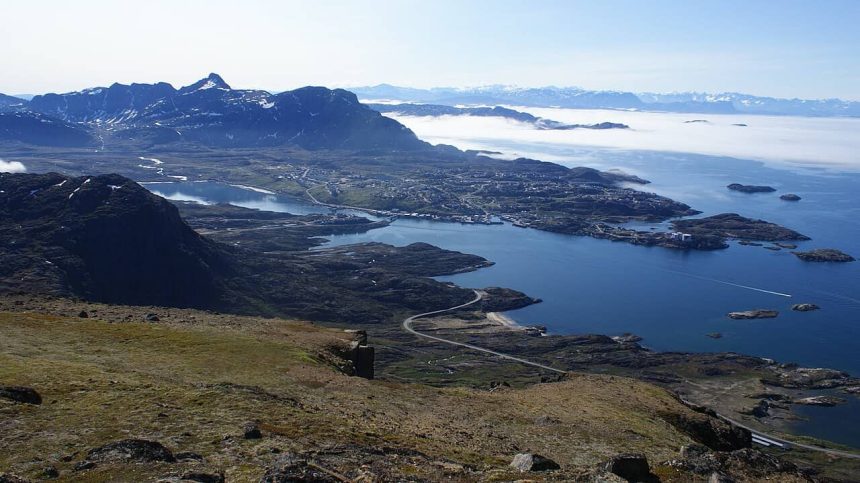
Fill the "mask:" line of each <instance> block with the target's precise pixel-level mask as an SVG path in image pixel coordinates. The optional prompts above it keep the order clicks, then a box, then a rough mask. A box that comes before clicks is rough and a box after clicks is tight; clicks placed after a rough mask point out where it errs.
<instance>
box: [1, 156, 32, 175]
mask: <svg viewBox="0 0 860 483" xmlns="http://www.w3.org/2000/svg"><path fill="white" fill-rule="evenodd" d="M25 172H27V167H26V166H24V165H23V164H22V163H20V162H18V161H3V160H2V159H0V173H25Z"/></svg>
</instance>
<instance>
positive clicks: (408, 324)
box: [403, 290, 567, 374]
mask: <svg viewBox="0 0 860 483" xmlns="http://www.w3.org/2000/svg"><path fill="white" fill-rule="evenodd" d="M473 292H475V298H474V299H473V300H471V301H469V302H466V303H465V304H461V305H458V306H456V307H451V308H447V309H442V310H434V311H433V312H424V313H423V314H418V315H413V316H412V317H409V318H408V319H406V320H404V321H403V328H404V329H405V330H406V331H407V332H409V333H412V334H415V335H417V336H418V337H424V338H425V339H431V340H435V341H437V342H443V343H445V344H450V345H456V346H460V347H465V348H467V349H471V350H473V351H478V352H483V353H485V354H491V355H494V356H496V357H501V358H502V359H508V360H511V361H516V362H519V363H521V364H526V365H529V366H534V367H539V368H541V369H545V370H547V371H552V372H558V373H561V374H567V371H563V370H561V369H556V368H555V367H550V366H545V365H543V364H539V363H537V362H532V361H529V360H526V359H521V358H519V357H514V356H512V355H508V354H503V353H501V352H496V351H494V350H490V349H484V348H483V347H478V346H475V345H472V344H466V343H463V342H457V341H454V340H448V339H443V338H442V337H436V336H435V335H428V334H422V333H421V332H418V331H417V330H415V329H413V328H412V322H414V321H415V320H416V319H420V318H422V317H428V316H431V315H438V314H442V313H445V312H451V311H454V310H457V309H462V308H463V307H468V306H469V305H472V304H476V303H478V302H480V301H481V299H482V298H483V295H481V293H480V292H478V291H477V290H473Z"/></svg>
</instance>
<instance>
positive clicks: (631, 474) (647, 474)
mask: <svg viewBox="0 0 860 483" xmlns="http://www.w3.org/2000/svg"><path fill="white" fill-rule="evenodd" d="M603 469H604V470H605V471H607V472H609V473H612V474H615V475H618V476H620V477H622V478H624V479H626V480H628V481H649V480H651V479H652V476H651V468H650V467H649V466H648V460H647V459H646V458H645V455H643V454H639V453H625V454H619V455H616V456H613V457H612V458H611V459H610V460H609V461H607V462H606V463H604V464H603Z"/></svg>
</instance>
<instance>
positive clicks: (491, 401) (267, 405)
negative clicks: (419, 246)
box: [0, 309, 689, 481]
mask: <svg viewBox="0 0 860 483" xmlns="http://www.w3.org/2000/svg"><path fill="white" fill-rule="evenodd" d="M114 310H117V309H114ZM129 310H132V313H134V312H133V309H129ZM171 314H172V315H173V317H171V319H172V320H178V319H179V318H181V319H182V320H184V321H185V322H171V323H158V324H147V323H136V322H129V323H112V324H111V323H107V322H104V321H99V320H96V319H92V318H90V319H78V318H72V317H59V316H53V315H44V314H37V313H23V314H21V313H17V314H16V313H8V312H0V383H2V384H19V385H28V386H32V387H35V388H36V389H37V390H38V391H40V393H41V394H42V396H43V398H44V401H45V402H44V404H42V405H41V406H27V405H16V404H12V403H9V402H6V401H4V400H0V448H5V449H6V451H0V472H2V471H4V470H7V471H14V472H16V473H20V474H24V475H28V476H36V475H37V474H38V472H39V471H40V469H41V468H43V467H44V466H46V465H48V464H53V465H55V466H56V467H57V468H58V469H60V470H61V472H62V477H63V478H71V477H76V478H82V479H85V480H89V481H107V480H112V479H117V478H119V479H129V478H131V479H143V480H146V479H154V478H157V477H161V476H165V475H169V474H178V473H181V471H183V470H184V469H190V468H196V469H205V470H207V471H224V472H226V474H227V476H228V480H229V481H255V480H257V479H258V478H259V477H260V475H261V474H262V472H263V467H264V466H265V465H266V464H267V463H268V462H270V461H271V460H272V459H273V457H274V456H275V455H273V448H277V449H278V450H281V451H296V452H303V451H309V450H320V449H321V448H326V447H331V445H333V444H351V445H357V446H358V447H361V448H382V447H388V448H399V449H401V450H403V451H402V452H404V453H408V451H410V450H416V451H418V452H420V453H421V454H419V455H415V456H412V457H402V458H400V459H396V460H392V461H389V462H388V463H386V464H387V465H388V466H387V468H386V469H385V470H386V471H389V472H391V474H392V475H401V476H415V477H426V478H430V479H437V478H440V477H442V476H444V475H445V474H449V476H453V477H456V478H463V479H472V478H473V477H474V476H475V475H474V474H472V473H470V471H471V470H475V471H480V472H482V473H484V476H487V474H486V472H487V471H489V472H491V473H492V472H497V473H498V475H496V476H497V477H500V478H502V477H504V472H505V471H506V470H504V468H505V466H506V464H507V463H508V462H509V461H510V458H511V457H512V455H513V454H515V453H516V452H518V451H520V450H525V449H529V450H532V451H536V452H539V453H542V454H546V455H548V456H550V457H552V458H554V459H555V460H556V461H558V462H559V463H560V464H561V465H562V467H563V468H565V470H566V472H565V473H564V474H566V475H568V476H572V475H574V474H575V473H576V472H577V471H579V470H578V469H577V467H580V468H581V467H591V466H593V465H595V464H597V463H598V462H599V461H600V460H602V459H604V458H605V457H607V456H610V455H612V454H615V453H618V452H623V451H642V452H645V453H646V454H647V455H648V456H649V459H650V460H651V461H653V462H657V461H661V460H665V459H668V458H671V457H673V456H674V455H675V454H676V452H677V449H678V448H679V447H680V445H682V444H685V443H688V442H689V439H688V438H687V437H686V436H685V435H683V434H681V433H678V432H677V431H676V430H674V429H673V428H672V427H671V426H669V425H668V424H667V423H666V422H665V421H663V419H661V418H660V417H658V416H657V413H658V412H661V411H678V412H680V411H687V409H686V408H684V407H682V406H680V405H679V404H678V403H676V402H675V400H674V399H672V398H671V397H670V396H669V395H668V394H667V393H666V392H664V391H663V390H661V389H659V388H656V387H654V386H651V385H648V384H644V383H641V382H637V381H633V380H630V379H625V378H618V377H616V378H612V377H608V376H606V377H604V376H584V375H583V376H575V377H573V378H572V379H571V380H569V381H566V382H563V383H557V384H542V385H536V386H532V387H530V388H526V389H504V390H497V391H493V392H490V391H480V390H474V389H467V388H446V389H439V388H432V387H428V386H423V385H417V384H401V383H394V382H389V381H366V380H362V379H358V378H350V377H347V376H344V375H342V374H340V373H339V372H338V371H337V370H336V369H335V367H334V363H335V362H337V361H336V360H334V359H333V357H332V356H331V355H330V353H329V352H327V350H326V347H327V346H330V345H336V344H340V343H342V342H341V341H340V339H343V338H344V336H343V333H341V332H337V331H334V330H331V329H323V328H319V327H316V326H313V325H310V324H306V323H300V322H289V321H281V320H275V319H253V318H235V317H228V316H216V315H212V314H207V313H203V312H194V311H181V312H180V311H172V312H171ZM177 314H179V315H177ZM132 319H133V320H140V318H139V314H135V315H134V316H133V317H132ZM539 417H544V418H543V420H544V421H549V423H548V424H546V423H545V424H536V423H535V420H536V419H537V418H539ZM251 420H257V421H259V422H260V423H261V426H262V428H263V430H264V433H266V437H265V438H264V439H262V440H244V439H242V438H241V429H240V428H241V425H242V424H243V423H244V422H246V421H251ZM127 437H142V438H147V439H152V440H157V441H160V442H162V443H163V444H165V445H166V446H168V447H169V448H171V449H172V450H174V451H195V452H198V453H200V454H202V455H204V456H205V457H206V462H205V463H178V464H173V465H168V464H161V465H151V464H150V465H131V466H116V465H114V466H111V465H101V466H100V467H98V468H96V469H95V470H92V471H89V472H86V473H71V472H70V471H69V470H70V468H71V467H72V466H73V465H74V463H75V462H77V461H80V460H81V459H82V458H83V456H84V454H85V452H86V450H87V449H89V448H92V447H95V446H99V445H101V444H104V443H106V442H109V441H113V440H116V439H121V438H127ZM64 456H66V457H69V456H70V457H71V458H70V461H61V458H62V457H64ZM443 462H447V463H457V464H461V465H466V469H465V470H462V469H459V467H458V466H456V465H455V466H453V467H451V466H450V465H448V466H445V465H443V464H442V463H443ZM333 464H334V466H335V467H334V468H333V469H335V470H337V471H340V472H342V473H345V474H349V473H350V472H351V471H354V470H355V469H356V468H355V467H354V464H353V465H351V464H347V463H344V464H343V465H341V466H338V465H337V463H333ZM452 468H453V469H452ZM446 472H447V473H446ZM470 475H471V476H470ZM558 476H559V477H561V476H562V475H558ZM132 477H133V478H132Z"/></svg>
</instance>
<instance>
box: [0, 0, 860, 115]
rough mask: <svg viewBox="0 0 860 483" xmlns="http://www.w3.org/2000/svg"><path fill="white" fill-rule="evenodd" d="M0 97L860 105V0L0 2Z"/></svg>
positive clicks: (30, 0) (24, 0) (14, 0)
mask: <svg viewBox="0 0 860 483" xmlns="http://www.w3.org/2000/svg"><path fill="white" fill-rule="evenodd" d="M0 12H2V17H3V19H2V28H0V45H2V48H0V65H2V66H3V67H2V70H0V92H2V93H7V94H36V93H44V92H66V91H72V90H78V89H82V88H86V87H94V86H105V85H110V84H111V83H113V82H122V83H130V82H156V81H166V82H170V83H172V84H174V85H175V86H179V85H187V84H190V83H192V82H194V81H196V80H197V79H200V78H202V77H204V76H205V75H207V74H208V73H209V72H217V73H219V74H221V75H222V77H224V79H225V80H226V81H227V82H228V83H230V84H231V85H232V86H233V87H238V88H261V89H267V90H272V91H280V90H286V89H291V88H296V87H300V86H304V85H325V86H329V87H348V86H361V85H374V84H379V83H389V84H395V85H405V86H413V87H433V86H454V87H466V86H478V85H488V84H511V85H519V86H531V87H539V86H545V85H557V86H579V87H583V88H587V89H598V90H603V89H606V90H625V91H633V92H645V91H651V92H673V91H699V92H702V91H704V92H725V91H733V92H744V93H750V94H756V95H767V96H774V97H791V98H794V97H798V98H831V97H839V98H843V99H848V100H860V54H858V52H860V28H858V25H860V1H857V0H818V1H815V2H811V1H799V0H770V1H765V0H743V1H739V0H697V1H686V0H675V1H664V0H652V1H646V0H601V1H598V0H593V1H577V0H561V1H552V0H546V1H539V0H531V1H516V0H432V1H430V0H426V1H417V0H316V1H275V0H243V1H224V0H210V1H189V0H186V1H182V0H173V1H166V0H150V1H147V2H141V1H123V0H111V1H108V0H78V1H75V2H69V1H65V0H62V1H61V0H0Z"/></svg>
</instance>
